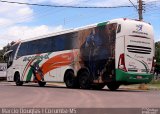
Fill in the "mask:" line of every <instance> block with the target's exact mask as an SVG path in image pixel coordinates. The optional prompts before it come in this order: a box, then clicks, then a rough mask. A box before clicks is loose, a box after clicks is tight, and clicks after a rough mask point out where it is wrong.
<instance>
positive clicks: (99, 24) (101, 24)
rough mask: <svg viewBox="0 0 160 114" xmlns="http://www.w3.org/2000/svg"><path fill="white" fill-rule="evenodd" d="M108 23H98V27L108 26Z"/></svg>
mask: <svg viewBox="0 0 160 114" xmlns="http://www.w3.org/2000/svg"><path fill="white" fill-rule="evenodd" d="M107 23H108V22H102V23H98V25H97V26H98V27H100V26H105V25H106V24H107Z"/></svg>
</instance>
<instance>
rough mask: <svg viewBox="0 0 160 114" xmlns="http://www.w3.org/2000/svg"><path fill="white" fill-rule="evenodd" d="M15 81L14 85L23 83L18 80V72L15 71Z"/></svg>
mask: <svg viewBox="0 0 160 114" xmlns="http://www.w3.org/2000/svg"><path fill="white" fill-rule="evenodd" d="M15 83H16V86H22V85H23V82H22V81H21V80H20V75H19V73H15Z"/></svg>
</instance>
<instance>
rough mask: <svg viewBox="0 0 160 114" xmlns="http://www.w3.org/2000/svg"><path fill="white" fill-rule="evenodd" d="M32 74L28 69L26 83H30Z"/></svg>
mask: <svg viewBox="0 0 160 114" xmlns="http://www.w3.org/2000/svg"><path fill="white" fill-rule="evenodd" d="M32 74H33V72H32V69H31V68H30V69H29V71H28V74H27V79H26V81H31V77H32Z"/></svg>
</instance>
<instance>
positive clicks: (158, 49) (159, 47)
mask: <svg viewBox="0 0 160 114" xmlns="http://www.w3.org/2000/svg"><path fill="white" fill-rule="evenodd" d="M155 59H156V62H157V63H158V64H159V65H160V41H158V42H156V43H155Z"/></svg>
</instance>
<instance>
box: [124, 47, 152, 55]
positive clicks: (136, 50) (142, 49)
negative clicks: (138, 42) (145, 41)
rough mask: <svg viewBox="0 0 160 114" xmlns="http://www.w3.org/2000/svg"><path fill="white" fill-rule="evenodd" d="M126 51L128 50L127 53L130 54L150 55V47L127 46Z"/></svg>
mask: <svg viewBox="0 0 160 114" xmlns="http://www.w3.org/2000/svg"><path fill="white" fill-rule="evenodd" d="M127 50H128V52H131V53H139V54H151V48H150V47H144V46H135V45H128V46H127Z"/></svg>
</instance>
